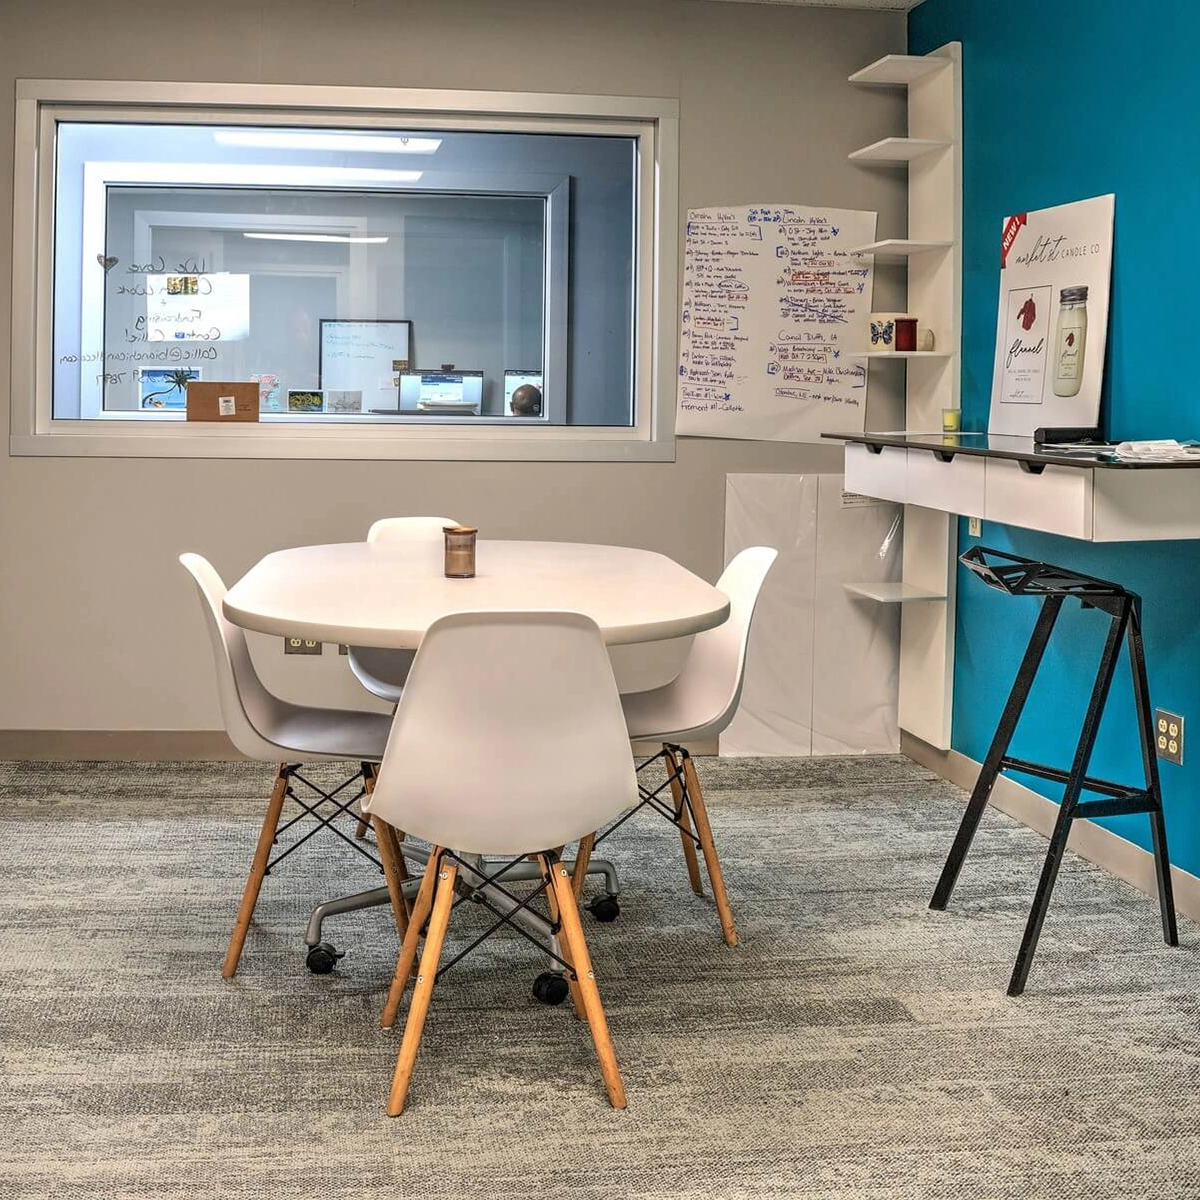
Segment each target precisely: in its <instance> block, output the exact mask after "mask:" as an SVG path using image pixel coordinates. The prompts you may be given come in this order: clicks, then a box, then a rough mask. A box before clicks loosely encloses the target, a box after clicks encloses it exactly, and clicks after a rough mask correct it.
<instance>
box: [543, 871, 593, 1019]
mask: <svg viewBox="0 0 1200 1200" xmlns="http://www.w3.org/2000/svg"><path fill="white" fill-rule="evenodd" d="M557 857H558V856H557V855H555V858H557ZM537 861H538V862H539V863H540V864H541V867H542V878H543V879H545V881H546V883H547V887H546V903H547V904H548V905H549V906H550V920H551V921H553V922H554V924H555V925H558V924H559V923H560V921H559V915H558V897H557V896H556V895H555V892H554V888H553V887H550V886H549V884H550V880H551V874H550V872H551V860H550V859H549V858H548V857H547V856H546V855H544V854H539V855H538V856H537ZM575 861H576V863H578V861H579V860H578V859H576V860H575ZM578 870H579V868H578V866H576V868H575V872H576V873H577V872H578ZM575 887H576V883H575V879H574V875H573V876H572V880H571V890H572V893H574V890H575ZM559 932H560V933H561V930H560V931H559ZM558 952H559V953H560V954H561V955H562V956H563V958H565V959H566V960H567V964H568V966H567V989H568V990H569V991H570V993H571V1004H572V1006H573V1007H574V1009H575V1016H576V1018H577V1019H579V1020H580V1021H582V1020H583V1017H584V1011H583V998H582V997H581V996H580V994H579V983H578V981H577V980H576V979H575V978H574V975H573V971H574V963H573V960H572V958H571V951H570V949H569V948H568V946H567V942H566V938H564V937H559V939H558Z"/></svg>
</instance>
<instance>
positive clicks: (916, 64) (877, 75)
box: [850, 54, 951, 87]
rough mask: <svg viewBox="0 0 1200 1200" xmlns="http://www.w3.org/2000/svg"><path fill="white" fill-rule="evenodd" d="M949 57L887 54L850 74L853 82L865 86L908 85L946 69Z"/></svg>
mask: <svg viewBox="0 0 1200 1200" xmlns="http://www.w3.org/2000/svg"><path fill="white" fill-rule="evenodd" d="M950 62H951V60H950V59H948V58H930V57H927V56H925V55H918V54H885V55H884V56H883V57H882V58H880V59H876V60H875V62H873V63H871V65H870V66H868V67H863V69H862V70H861V71H855V72H854V74H853V75H851V76H850V82H851V83H859V84H862V85H863V86H865V87H907V86H908V85H909V84H910V83H915V82H916V81H917V80H918V79H924V78H925V76H926V75H931V74H932V73H933V72H934V71H944V70H945V69H946V67H948V66H949V65H950Z"/></svg>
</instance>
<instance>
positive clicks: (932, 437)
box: [821, 430, 1200, 472]
mask: <svg viewBox="0 0 1200 1200" xmlns="http://www.w3.org/2000/svg"><path fill="white" fill-rule="evenodd" d="M821 436H822V437H825V438H831V439H833V440H834V441H839V442H854V443H856V444H858V445H862V446H868V447H870V448H872V449H874V450H876V452H878V450H879V449H880V448H882V447H883V446H898V447H903V448H905V449H908V450H928V451H929V452H930V453H931V454H936V455H937V456H938V458H941V459H943V460H945V461H947V462H949V461H950V459H952V458H953V457H954V456H955V455H956V454H969V455H974V456H976V457H980V458H1008V459H1013V460H1014V461H1016V462H1019V463H1021V464H1022V465H1023V466H1024V467H1025V468H1026V469H1027V470H1035V471H1039V472H1040V469H1041V468H1042V467H1044V466H1046V465H1047V464H1053V465H1054V466H1059V467H1083V468H1092V467H1104V468H1110V469H1114V470H1132V471H1144V470H1147V469H1153V470H1158V471H1161V470H1168V471H1169V470H1174V469H1176V468H1183V469H1184V470H1187V469H1189V468H1191V469H1195V468H1197V467H1200V452H1198V453H1196V454H1194V455H1192V456H1191V457H1189V458H1186V459H1181V460H1176V461H1173V462H1172V461H1162V460H1157V461H1156V460H1153V459H1122V458H1118V457H1117V456H1116V447H1115V446H1087V447H1066V446H1055V445H1052V444H1046V445H1042V444H1039V443H1037V442H1035V441H1034V440H1033V438H1031V437H1018V436H1016V435H1015V434H1008V433H908V432H905V431H904V430H892V431H889V432H874V431H873V432H871V433H823V434H822V435H821Z"/></svg>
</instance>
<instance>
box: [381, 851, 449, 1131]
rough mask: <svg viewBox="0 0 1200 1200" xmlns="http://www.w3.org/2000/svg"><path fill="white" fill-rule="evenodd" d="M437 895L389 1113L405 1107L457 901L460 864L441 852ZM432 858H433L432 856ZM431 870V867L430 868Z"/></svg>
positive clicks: (389, 1098) (399, 1110)
mask: <svg viewBox="0 0 1200 1200" xmlns="http://www.w3.org/2000/svg"><path fill="white" fill-rule="evenodd" d="M438 859H439V864H438V866H437V867H436V868H435V869H436V870H437V897H436V899H435V900H434V904H433V913H432V915H431V916H430V918H429V936H428V937H426V939H425V950H424V952H423V953H422V955H421V970H420V972H419V974H418V975H417V986H416V988H415V989H414V991H413V998H412V1004H411V1005H409V1009H408V1020H407V1022H406V1023H405V1025H404V1040H403V1041H402V1042H401V1043H400V1054H399V1057H398V1058H397V1059H396V1073H395V1075H394V1076H393V1077H392V1090H391V1092H390V1093H389V1094H388V1105H387V1113H388V1116H389V1117H398V1116H399V1115H400V1114H401V1113H402V1112H403V1111H404V1100H405V1098H406V1097H407V1095H408V1085H409V1083H410V1082H411V1080H412V1073H413V1066H414V1065H415V1064H416V1061H417V1051H418V1050H419V1049H420V1046H421V1033H422V1031H423V1030H424V1028H425V1016H426V1014H427V1013H428V1012H429V1001H430V999H431V997H432V996H433V985H434V983H435V982H436V979H437V969H438V962H439V961H440V960H441V957H442V942H443V940H444V939H445V937H446V925H447V924H448V922H449V920H450V907H451V905H452V904H453V903H454V880H455V876H457V874H458V868H457V867H456V866H455V865H454V863H448V862H445V861H442V859H441V855H438ZM431 861H432V860H431ZM427 874H432V871H430V872H427Z"/></svg>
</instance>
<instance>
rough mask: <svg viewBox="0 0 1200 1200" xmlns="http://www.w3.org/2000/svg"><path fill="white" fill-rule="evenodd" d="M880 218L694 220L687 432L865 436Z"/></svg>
mask: <svg viewBox="0 0 1200 1200" xmlns="http://www.w3.org/2000/svg"><path fill="white" fill-rule="evenodd" d="M875 218H876V214H875V213H872V212H859V211H856V210H853V209H833V208H808V207H805V206H803V205H798V204H797V205H791V204H789V205H779V204H776V205H764V204H759V205H752V206H736V207H722V208H700V209H692V210H690V211H689V212H688V220H687V237H686V241H685V249H684V265H683V308H682V311H681V313H680V335H679V387H678V413H677V416H676V423H675V431H676V433H678V434H683V435H690V436H693V437H726V438H746V439H752V440H756V441H781V442H810V441H816V440H817V439H818V438H819V437H820V435H821V434H822V433H836V432H850V431H856V430H861V429H862V428H863V417H864V413H865V409H866V394H867V393H866V383H867V376H866V362H865V360H863V359H861V358H855V357H854V354H855V352H861V351H864V350H866V349H867V341H868V336H869V335H868V330H869V327H870V307H871V280H872V263H873V260H872V259H871V258H870V257H869V256H868V257H865V258H864V257H862V256H860V255H856V254H853V253H851V251H852V250H853V248H854V247H855V246H862V245H865V244H867V243H869V242H871V241H873V240H874V238H875Z"/></svg>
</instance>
